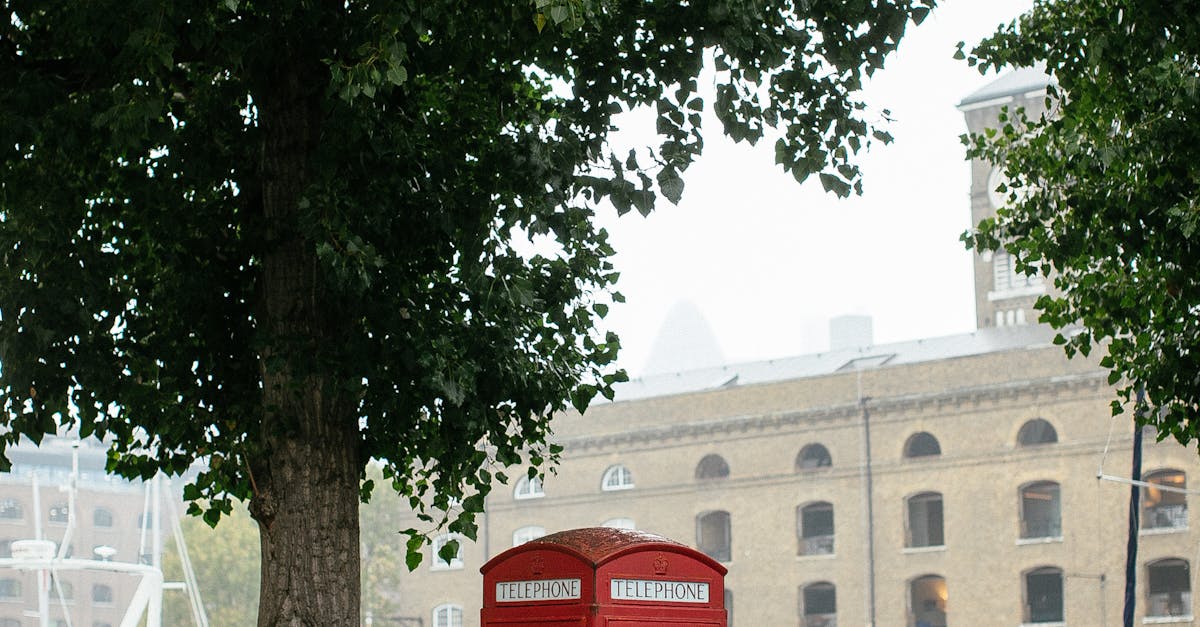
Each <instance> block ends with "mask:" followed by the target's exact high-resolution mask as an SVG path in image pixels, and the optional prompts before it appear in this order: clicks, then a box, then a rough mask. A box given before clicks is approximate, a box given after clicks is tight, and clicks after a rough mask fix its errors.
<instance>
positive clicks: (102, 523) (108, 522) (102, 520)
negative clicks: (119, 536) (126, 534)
mask: <svg viewBox="0 0 1200 627" xmlns="http://www.w3.org/2000/svg"><path fill="white" fill-rule="evenodd" d="M92 525H94V526H96V527H111V526H113V513H112V511H110V510H107V509H105V508H103V507H97V508H96V511H94V512H92Z"/></svg>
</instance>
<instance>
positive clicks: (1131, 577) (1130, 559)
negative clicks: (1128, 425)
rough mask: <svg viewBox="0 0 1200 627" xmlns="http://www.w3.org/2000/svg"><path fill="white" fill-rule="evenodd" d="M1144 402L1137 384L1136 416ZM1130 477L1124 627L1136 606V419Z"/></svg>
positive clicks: (1138, 467) (1128, 625)
mask: <svg viewBox="0 0 1200 627" xmlns="http://www.w3.org/2000/svg"><path fill="white" fill-rule="evenodd" d="M1145 402H1146V388H1145V386H1138V390H1137V399H1136V400H1135V401H1134V410H1133V411H1134V415H1135V416H1136V417H1138V418H1140V417H1141V416H1142V411H1143V410H1144V408H1145ZM1130 478H1131V479H1133V481H1132V482H1131V484H1130V486H1129V538H1128V540H1127V542H1126V544H1125V612H1124V616H1123V618H1124V624H1125V627H1133V614H1134V610H1135V608H1136V607H1137V551H1138V522H1139V520H1138V515H1139V514H1140V513H1141V504H1142V501H1141V494H1140V492H1141V491H1140V489H1139V487H1138V483H1139V482H1141V480H1142V425H1141V421H1140V420H1136V419H1135V420H1134V421H1133V469H1132V472H1131V473H1130Z"/></svg>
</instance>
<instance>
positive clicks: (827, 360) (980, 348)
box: [613, 325, 1056, 402]
mask: <svg viewBox="0 0 1200 627" xmlns="http://www.w3.org/2000/svg"><path fill="white" fill-rule="evenodd" d="M1055 333H1056V332H1055V331H1054V329H1051V328H1050V327H1047V326H1044V325H1028V326H1012V327H991V328H986V329H980V330H978V331H975V332H973V333H965V334H961V335H950V336H945V337H935V338H927V339H920V340H911V341H907V342H896V343H892V344H878V345H872V346H863V347H856V348H842V349H838V350H829V351H826V352H823V353H814V354H809V355H799V356H796V357H785V358H781V359H769V360H766V361H754V362H748V363H741V364H731V365H726V366H718V367H712V368H699V369H696V370H688V371H683V372H671V373H664V374H652V375H646V376H642V377H638V378H636V379H631V380H630V381H628V382H625V383H620V384H617V385H616V386H614V391H615V392H616V396H615V397H614V399H613V400H614V401H617V402H620V401H633V400H638V399H644V398H653V397H659V396H669V395H673V394H685V393H688V392H700V391H703V390H713V389H718V388H722V387H732V386H735V385H748V384H754V383H769V382H774V381H785V380H789V379H801V378H806V377H815V376H821V375H828V374H833V373H835V372H839V371H847V370H858V369H872V368H886V367H892V366H898V365H903V364H912V363H919V362H927V361H935V360H939V359H949V358H953V357H966V356H969V355H980V354H985V353H994V352H1001V351H1007V350H1016V349H1023V348H1030V347H1035V346H1047V345H1050V343H1051V340H1053V338H1054V336H1055Z"/></svg>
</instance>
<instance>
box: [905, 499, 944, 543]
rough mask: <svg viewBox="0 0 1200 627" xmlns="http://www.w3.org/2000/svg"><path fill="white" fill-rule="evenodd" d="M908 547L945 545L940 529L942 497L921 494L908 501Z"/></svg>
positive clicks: (941, 529)
mask: <svg viewBox="0 0 1200 627" xmlns="http://www.w3.org/2000/svg"><path fill="white" fill-rule="evenodd" d="M906 509H907V510H908V529H907V534H906V539H907V540H908V542H906V543H905V546H908V547H926V546H943V545H945V543H946V541H945V536H944V533H943V528H942V495H941V494H939V493H937V492H922V493H920V494H917V495H915V496H912V497H909V499H908V507H907V508H906Z"/></svg>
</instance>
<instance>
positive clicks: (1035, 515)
mask: <svg viewBox="0 0 1200 627" xmlns="http://www.w3.org/2000/svg"><path fill="white" fill-rule="evenodd" d="M1020 492H1021V537H1022V538H1026V539H1029V538H1061V537H1062V499H1061V497H1060V495H1059V485H1058V484H1057V483H1055V482H1053V481H1038V482H1035V483H1030V484H1027V485H1025V486H1023V487H1022V488H1021V490H1020Z"/></svg>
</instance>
